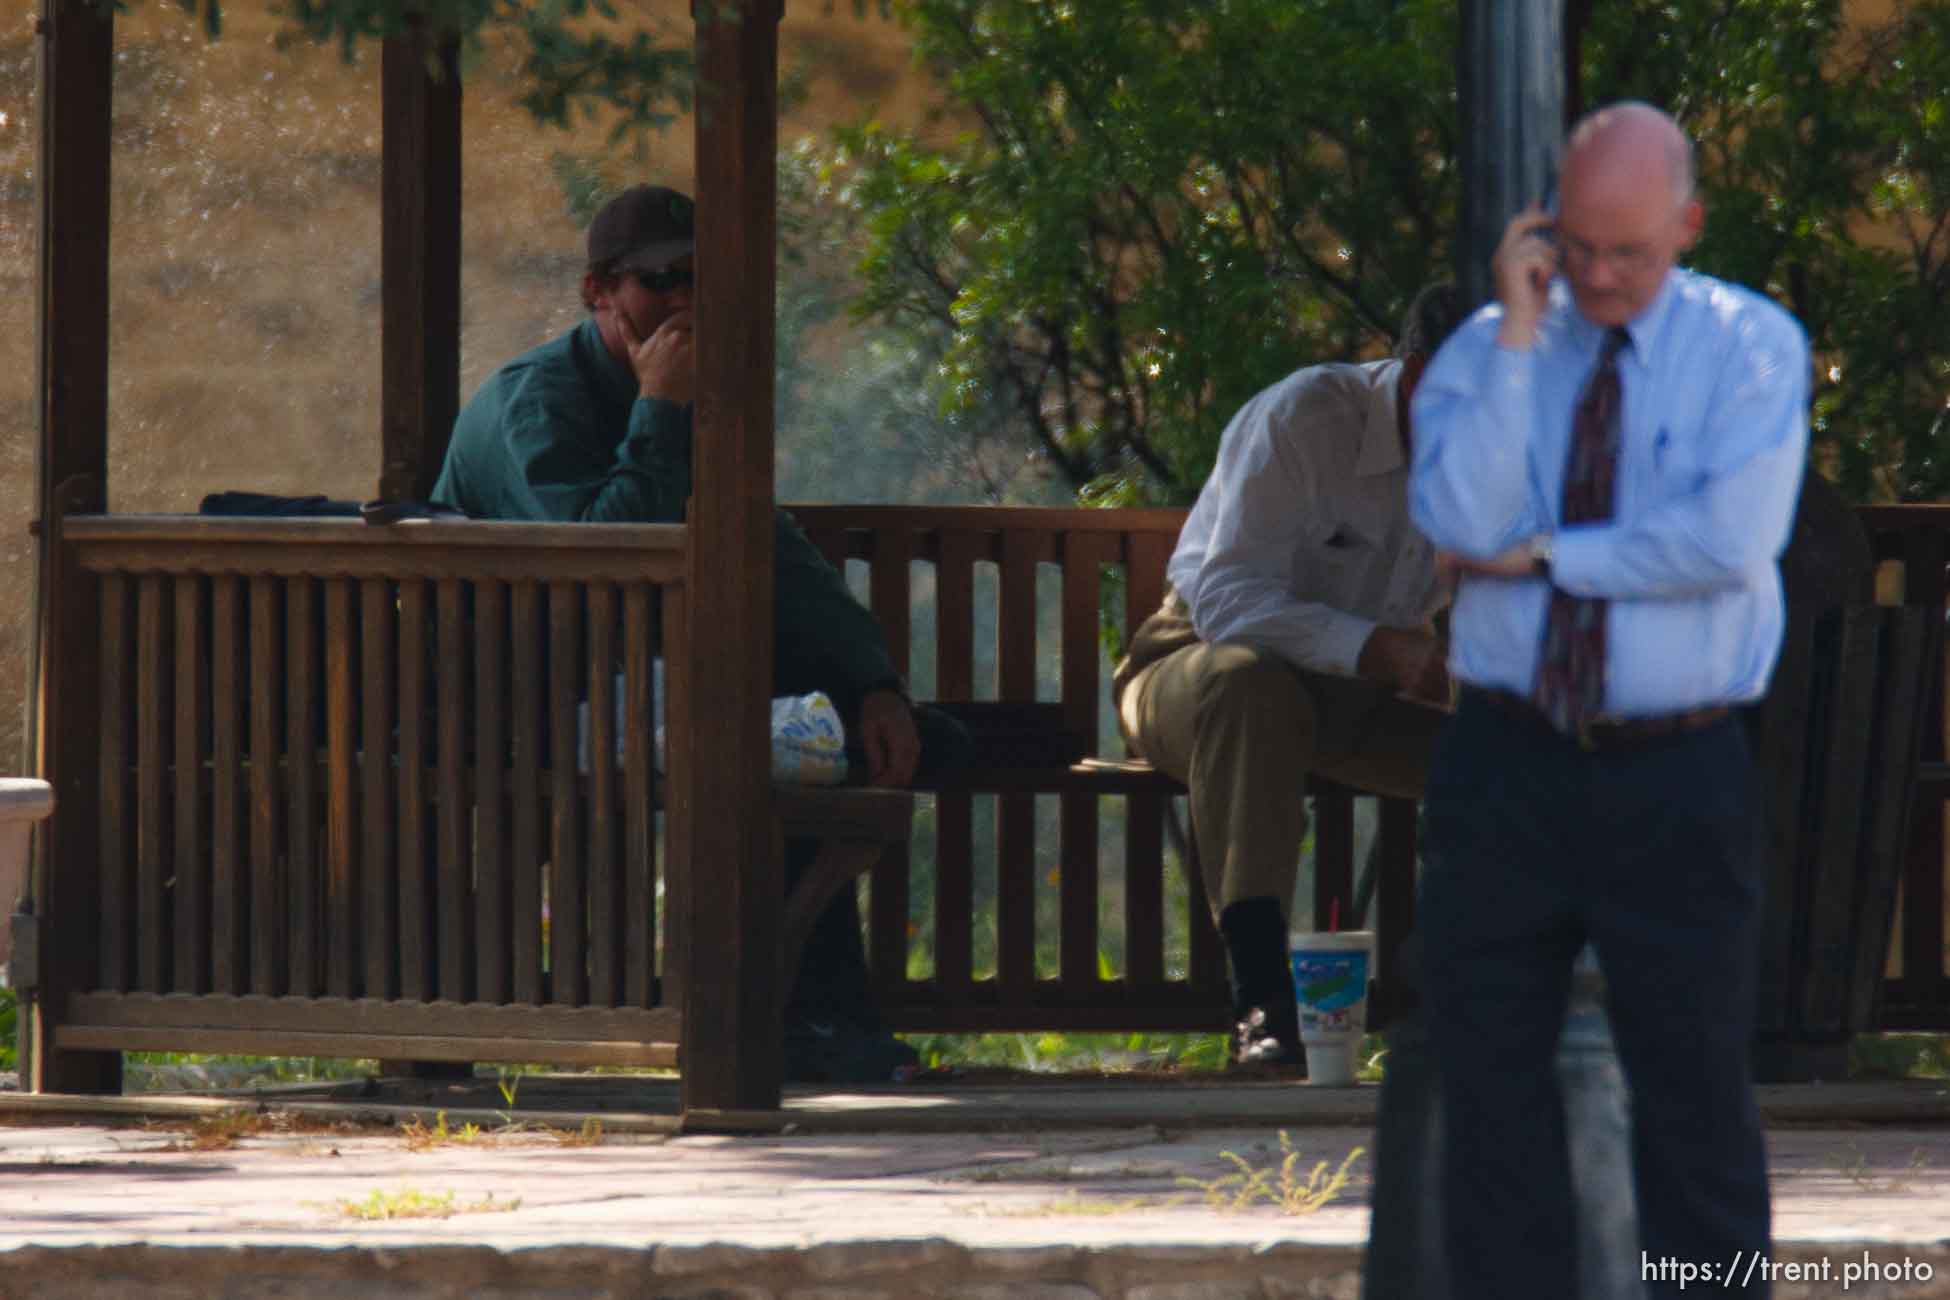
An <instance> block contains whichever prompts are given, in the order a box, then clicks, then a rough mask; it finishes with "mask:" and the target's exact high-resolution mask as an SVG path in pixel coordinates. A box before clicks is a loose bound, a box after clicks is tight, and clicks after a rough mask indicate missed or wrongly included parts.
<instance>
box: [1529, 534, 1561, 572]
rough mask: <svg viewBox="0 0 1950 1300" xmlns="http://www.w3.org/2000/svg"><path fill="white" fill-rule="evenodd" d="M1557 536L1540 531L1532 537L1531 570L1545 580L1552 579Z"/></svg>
mask: <svg viewBox="0 0 1950 1300" xmlns="http://www.w3.org/2000/svg"><path fill="white" fill-rule="evenodd" d="M1555 542H1556V538H1555V537H1553V536H1552V535H1551V534H1550V533H1538V534H1537V535H1536V536H1535V537H1533V538H1531V539H1530V571H1531V572H1532V573H1533V574H1535V575H1536V576H1538V577H1540V578H1542V579H1543V580H1544V581H1545V582H1549V581H1550V580H1551V560H1552V558H1553V557H1554V556H1555V554H1556V549H1557V548H1556V546H1555Z"/></svg>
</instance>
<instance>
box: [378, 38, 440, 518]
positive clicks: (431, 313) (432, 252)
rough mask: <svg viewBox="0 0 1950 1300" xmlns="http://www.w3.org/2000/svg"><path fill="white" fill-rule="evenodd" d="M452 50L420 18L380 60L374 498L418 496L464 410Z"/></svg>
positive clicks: (436, 471) (429, 486)
mask: <svg viewBox="0 0 1950 1300" xmlns="http://www.w3.org/2000/svg"><path fill="white" fill-rule="evenodd" d="M458 50H459V46H458V45H457V43H456V42H455V41H454V40H453V39H452V38H445V39H443V38H441V37H439V36H437V35H436V34H434V33H433V32H430V31H429V30H428V29H427V27H426V25H425V24H424V23H423V22H421V21H420V20H418V19H415V20H413V21H412V22H411V23H410V24H409V26H408V29H407V31H406V32H405V33H404V34H403V35H400V36H394V37H389V38H388V39H387V40H386V43H385V52H384V55H383V57H382V58H381V61H380V98H381V102H382V120H383V121H384V122H385V124H386V126H385V136H384V140H383V142H382V144H381V162H380V176H381V179H380V210H381V217H380V230H379V245H380V286H381V287H380V295H381V307H380V328H379V333H380V340H381V346H380V370H379V383H380V423H381V428H380V441H381V462H380V470H379V495H380V496H381V497H384V498H386V499H388V500H399V499H402V498H413V499H417V500H424V499H425V498H426V497H427V496H428V495H429V494H430V493H431V492H432V491H433V484H434V480H435V479H437V478H438V477H439V476H440V464H441V461H442V460H444V459H445V458H446V455H447V439H448V436H449V435H450V434H451V433H452V432H453V427H454V415H455V414H456V412H458V411H459V409H460V73H459V61H458Z"/></svg>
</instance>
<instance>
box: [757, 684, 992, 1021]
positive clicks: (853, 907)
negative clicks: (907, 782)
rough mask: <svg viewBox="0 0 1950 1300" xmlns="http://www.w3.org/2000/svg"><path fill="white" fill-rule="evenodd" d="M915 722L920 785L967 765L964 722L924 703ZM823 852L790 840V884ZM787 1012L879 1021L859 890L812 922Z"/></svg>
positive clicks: (852, 766)
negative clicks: (862, 934)
mask: <svg viewBox="0 0 1950 1300" xmlns="http://www.w3.org/2000/svg"><path fill="white" fill-rule="evenodd" d="M914 726H915V730H916V731H918V732H919V733H920V737H921V757H920V761H919V762H918V763H917V765H916V769H915V774H914V784H915V785H917V786H921V787H924V788H925V787H927V786H930V785H932V784H933V783H934V782H935V780H936V779H937V778H938V777H940V776H941V775H943V774H945V773H949V772H953V771H954V770H956V769H957V768H961V767H966V766H967V765H968V761H969V756H970V754H971V753H972V751H973V749H974V741H973V739H972V738H971V737H970V736H969V734H968V729H967V728H966V727H964V726H962V724H961V723H959V722H957V721H956V720H955V719H953V718H951V717H949V716H948V715H947V714H945V713H943V712H941V711H940V710H939V709H935V708H931V707H929V706H928V705H925V704H921V705H916V706H915V709H914ZM858 731H859V729H858V727H857V726H856V727H851V728H849V730H848V732H847V760H848V770H849V772H852V773H856V774H857V773H860V772H864V771H865V758H864V755H863V754H862V753H861V752H860V751H859V750H857V749H856V748H855V744H856V742H857V739H858ZM855 783H857V782H855ZM818 852H819V842H818V841H817V840H787V841H786V844H785V882H786V888H787V890H790V889H791V888H792V886H794V885H796V884H798V883H799V877H800V876H801V875H803V874H805V871H806V868H808V867H810V866H811V865H812V862H813V858H814V857H816V856H817V855H818ZM786 1014H787V1016H789V1017H791V1016H800V1017H807V1018H811V1019H819V1020H826V1019H833V1018H839V1019H842V1020H848V1021H851V1022H853V1023H855V1024H858V1025H861V1026H863V1027H866V1028H869V1029H878V1028H879V1027H880V1018H879V1015H878V1013H877V1012H876V1011H875V1010H874V1004H873V991H872V986H871V982H870V980H869V978H868V972H867V954H866V949H865V948H864V946H863V945H862V944H861V942H860V901H859V892H858V891H857V890H855V889H842V890H841V891H840V892H839V894H838V895H837V896H836V897H835V898H834V899H833V901H832V902H831V903H829V904H828V905H827V907H826V910H825V911H823V912H821V913H820V914H819V919H818V920H816V921H814V922H813V928H812V933H811V934H810V935H809V936H808V937H807V939H806V954H805V958H804V960H803V961H802V962H801V963H800V966H799V974H798V977H797V978H796V979H795V980H794V981H793V983H792V987H791V988H790V989H788V990H786Z"/></svg>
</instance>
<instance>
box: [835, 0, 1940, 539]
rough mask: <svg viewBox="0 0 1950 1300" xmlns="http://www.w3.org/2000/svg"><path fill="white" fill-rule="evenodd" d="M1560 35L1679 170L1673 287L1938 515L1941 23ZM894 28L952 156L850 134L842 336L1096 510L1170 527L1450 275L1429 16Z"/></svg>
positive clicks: (888, 135) (1845, 441)
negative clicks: (1723, 308)
mask: <svg viewBox="0 0 1950 1300" xmlns="http://www.w3.org/2000/svg"><path fill="white" fill-rule="evenodd" d="M1579 8H1580V9H1581V11H1582V18H1583V20H1584V23H1585V25H1584V27H1583V33H1584V35H1583V44H1582V54H1583V57H1582V63H1581V67H1580V68H1579V70H1578V71H1579V85H1580V89H1581V91H1582V95H1583V99H1584V101H1585V102H1586V103H1590V104H1597V103H1603V102H1606V101H1608V100H1612V99H1617V98H1624V97H1635V98H1643V99H1647V100H1650V101H1652V102H1654V103H1659V104H1662V105H1664V106H1666V107H1667V108H1669V109H1670V110H1671V111H1672V112H1673V113H1674V114H1675V115H1676V116H1677V117H1678V118H1679V119H1680V120H1681V121H1682V123H1684V124H1685V125H1686V126H1687V128H1688V129H1689V130H1690V131H1692V133H1693V134H1694V135H1695V136H1696V137H1697V138H1698V139H1699V140H1700V142H1701V149H1700V163H1701V181H1702V188H1703V191H1704V193H1705V196H1706V198H1707V200H1708V203H1709V206H1710V211H1711V216H1710V218H1709V222H1708V235H1707V238H1706V240H1705V241H1704V242H1703V244H1702V245H1701V247H1700V248H1699V249H1698V251H1697V253H1696V255H1695V256H1694V257H1693V259H1692V262H1693V264H1694V265H1695V266H1697V267H1699V268H1700V269H1702V270H1706V271H1709V272H1712V273H1715V274H1719V275H1723V276H1726V277H1728V278H1730V279H1734V280H1737V281H1740V282H1742V283H1746V284H1750V285H1753V286H1755V287H1758V288H1762V289H1764V290H1765V291H1767V292H1769V293H1771V294H1773V295H1775V296H1776V297H1777V298H1778V299H1779V300H1780V301H1782V302H1783V303H1784V304H1786V305H1788V306H1789V307H1791V308H1792V309H1793V310H1795V311H1796V313H1797V314H1798V315H1799V316H1800V317H1801V318H1802V320H1803V321H1804V322H1806V323H1807V325H1808V327H1809V330H1810V333H1811V335H1812V336H1813V339H1814V342H1815V345H1816V349H1817V351H1818V354H1819V355H1820V357H1821V358H1822V361H1821V369H1822V373H1821V374H1820V375H1819V376H1818V381H1819V389H1818V400H1817V407H1816V411H1815V425H1816V436H1817V440H1818V459H1819V461H1820V463H1821V464H1822V465H1823V466H1824V467H1825V468H1828V469H1829V470H1831V472H1833V473H1834V474H1835V475H1836V476H1837V477H1838V478H1839V480H1840V481H1841V483H1842V484H1843V486H1844V487H1845V489H1846V490H1848V491H1849V492H1850V493H1851V494H1852V495H1854V496H1856V497H1858V498H1873V497H1885V498H1886V497H1897V498H1902V499H1920V498H1927V497H1934V496H1937V495H1940V494H1942V493H1943V492H1944V491H1945V490H1946V487H1950V463H1946V456H1945V453H1944V451H1943V450H1942V448H1941V441H1942V437H1943V435H1944V434H1945V433H1946V432H1950V429H1946V427H1945V419H1944V414H1943V411H1944V397H1945V392H1946V387H1947V386H1950V385H1947V384H1946V380H1950V373H1947V372H1946V368H1947V367H1950V315H1946V313H1945V312H1944V311H1943V310H1942V306H1943V299H1944V290H1945V276H1946V254H1950V231H1946V219H1950V205H1946V202H1945V197H1946V196H1945V193H1944V186H1945V185H1946V184H1950V181H1946V176H1950V172H1946V170H1945V168H1944V166H1943V163H1944V162H1945V148H1946V144H1947V143H1950V123H1946V121H1945V104H1944V99H1943V91H1942V87H1943V86H1945V85H1946V84H1950V4H1946V3H1945V0H1919V2H1918V3H1914V4H1906V5H1901V6H1899V7H1898V8H1897V10H1896V12H1895V14H1894V16H1893V17H1892V18H1890V19H1889V20H1888V21H1887V22H1884V23H1881V24H1879V25H1876V26H1873V27H1863V26H1851V25H1850V24H1849V23H1847V22H1845V21H1844V9H1843V3H1842V0H1718V2H1717V3H1711V4H1701V5H1691V4H1687V5H1680V4H1673V3H1665V2H1659V3H1655V2H1653V0H1592V2H1591V3H1588V4H1585V5H1581V6H1579ZM896 9H897V12H898V14H899V16H900V17H901V19H902V20H903V21H904V22H906V23H907V24H909V26H910V28H911V30H912V32H913V35H914V39H915V43H916V48H917V53H918V56H919V57H920V58H921V59H922V60H924V61H925V63H926V64H927V66H928V67H929V68H930V69H931V70H932V72H933V73H934V75H935V76H936V77H938V78H939V81H940V84H941V86H942V89H943V91H944V93H945V95H946V96H947V98H948V100H949V103H950V104H951V106H952V109H951V111H952V113H953V115H954V117H953V120H955V121H957V122H960V123H962V124H964V125H965V126H966V128H967V129H966V130H965V131H963V132H962V133H961V134H960V135H958V136H956V137H955V138H953V139H952V140H951V141H949V142H948V143H946V144H940V143H933V142H931V141H932V140H933V139H934V138H935V137H934V136H930V137H928V138H926V139H924V138H923V137H921V136H919V135H913V134H903V133H900V132H896V131H893V130H890V129H888V128H887V127H885V126H883V125H881V124H879V123H876V122H872V121H869V122H865V123H862V124H860V125H858V126H856V127H854V128H851V129H849V130H847V131H845V132H843V133H841V135H840V137H839V141H838V145H837V148H836V150H835V152H834V156H833V158H832V160H831V166H832V168H833V169H834V172H835V174H836V175H840V176H843V177H844V180H843V181H842V182H840V185H841V188H840V193H841V194H842V195H843V196H844V198H845V200H846V201H847V202H848V203H849V204H850V205H851V207H852V209H853V210H854V212H855V214H856V216H857V219H858V221H859V223H860V228H861V231H862V233H863V236H864V240H865V250H866V251H865V253H864V255H863V257H862V258H861V261H860V273H861V275H862V278H863V281H864V286H865V287H864V291H863V293H862V296H861V298H860V300H859V307H860V309H861V310H862V311H863V312H865V313H867V314H869V315H872V316H874V317H876V318H877V319H879V320H882V321H887V322H897V323H899V324H901V325H902V326H903V327H904V328H905V329H906V330H907V331H908V333H909V335H910V337H912V338H913V339H915V340H916V346H917V347H920V348H921V349H923V350H924V351H929V352H931V353H932V354H933V355H934V356H936V357H937V358H938V365H937V366H936V368H935V370H934V376H933V387H934V392H935V396H936V399H937V401H938V402H939V403H940V405H941V407H942V409H943V410H945V411H947V412H949V413H954V412H963V411H972V410H977V409H986V410H991V411H992V410H997V409H999V410H1001V411H1003V412H1004V413H1006V415H1007V417H1008V419H1009V422H1010V424H1011V426H1012V428H1013V431H1014V433H1015V435H1016V436H1017V437H1019V438H1021V439H1022V440H1024V442H1025V443H1026V444H1027V445H1029V446H1032V447H1034V448H1036V449H1037V450H1038V451H1039V452H1040V453H1041V454H1042V455H1043V456H1045V457H1047V458H1048V460H1049V462H1050V463H1051V464H1052V465H1053V466H1054V467H1055V468H1056V469H1057V470H1058V471H1059V472H1060V473H1061V474H1062V475H1063V476H1064V477H1065V478H1066V479H1067V480H1068V481H1069V482H1071V483H1072V484H1074V485H1076V486H1077V487H1078V488H1079V489H1081V490H1082V492H1083V494H1084V496H1085V498H1086V499H1094V500H1100V501H1103V502H1105V503H1107V504H1112V503H1126V502H1140V501H1166V502H1184V501H1186V500H1188V499H1189V498H1190V497H1191V495H1193V494H1194V493H1195V492H1196V491H1197V488H1198V486H1199V484H1200V483H1201V482H1202V481H1203V479H1204V476H1205V474H1206V473H1207V471H1208V469H1209V466H1210V464H1211V461H1212V457H1213V455H1214V453H1215V451H1216V447H1217V438H1218V434H1219V432H1220V430H1221V429H1222V428H1223V425H1224V422H1225V420H1226V418H1227V417H1228V416H1229V415H1230V414H1231V412H1232V411H1233V410H1234V409H1236V408H1237V406H1238V405H1239V403H1240V402H1241V401H1243V400H1244V399H1245V398H1246V397H1247V396H1248V395H1250V394H1251V393H1252V392H1253V391H1255V390H1257V389H1258V388H1260V387H1262V386H1263V385H1265V384H1267V383H1269V382H1271V381H1272V380H1274V379H1276V378H1278V377H1279V376H1280V375H1282V374H1284V373H1286V372H1287V371H1289V370H1291V369H1293V368H1294V367H1296V366H1299V365H1304V364H1308V363H1310V362H1315V361H1320V360H1326V359H1334V358H1345V357H1350V356H1358V355H1373V354H1375V353H1378V352H1380V351H1382V350H1384V349H1385V348H1386V347H1387V346H1388V345H1389V344H1390V342H1391V341H1392V337H1393V331H1394V326H1395V323H1396V321H1397V319H1398V317H1399V315H1400V312H1401V309H1402V307H1403V306H1404V305H1405V303H1406V302H1407V300H1408V298H1409V297H1410V296H1411V295H1412V294H1413V293H1414V291H1415V289H1416V288H1417V286H1418V285H1419V284H1421V283H1422V282H1424V281H1425V280H1428V279H1431V278H1439V277H1441V276H1442V275H1444V274H1445V272H1446V268H1447V267H1448V266H1449V265H1450V264H1451V258H1452V248H1451V243H1450V232H1451V229H1452V227H1453V224H1454V219H1455V205H1456V203H1457V200H1458V187H1457V185H1456V174H1455V171H1456V169H1455V159H1456V142H1457V133H1458V132H1459V131H1460V130H1462V129H1464V128H1463V126H1462V125H1461V124H1459V123H1458V122H1457V121H1456V111H1457V110H1456V102H1455V96H1454V93H1453V87H1454V72H1453V69H1454V58H1455V53H1454V51H1455V41H1456V34H1457V33H1456V24H1455V7H1454V6H1453V5H1452V4H1449V3H1442V2H1439V0H1393V2H1391V3H1379V2H1377V0H1203V2H1202V3H1198V4H1192V3H1184V2H1181V0H1127V2H1126V3H1123V4H1115V5H1111V4H1105V5H1097V4H1086V3H1081V2H1077V3H1050V2H1048V0H901V2H900V3H898V4H897V5H896Z"/></svg>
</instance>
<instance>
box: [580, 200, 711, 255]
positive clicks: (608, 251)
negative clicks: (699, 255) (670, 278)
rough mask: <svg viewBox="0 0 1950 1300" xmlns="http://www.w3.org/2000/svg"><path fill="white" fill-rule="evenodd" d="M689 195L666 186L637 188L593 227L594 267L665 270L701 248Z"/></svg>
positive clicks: (601, 215) (606, 210)
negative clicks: (694, 225) (609, 266)
mask: <svg viewBox="0 0 1950 1300" xmlns="http://www.w3.org/2000/svg"><path fill="white" fill-rule="evenodd" d="M696 212H697V205H696V204H695V203H693V202H691V197H690V195H688V194H680V193H678V192H677V191H676V190H673V189H668V188H666V187H665V186H662V185H632V186H630V188H629V189H627V190H624V191H623V192H622V193H621V194H619V195H617V196H616V197H615V198H613V199H611V200H610V201H609V202H608V203H605V204H604V205H603V208H602V211H600V212H598V213H597V214H596V219H595V220H594V221H592V222H590V223H589V264H590V265H591V266H595V265H598V264H599V263H603V262H610V263H612V264H614V265H615V267H616V269H617V270H619V271H660V270H662V269H663V268H664V267H666V266H669V265H670V264H671V263H672V262H674V261H676V260H677V259H678V258H680V257H685V256H688V255H689V254H690V253H691V252H692V251H693V250H694V249H695V248H696V246H697V242H696V235H695V232H694V229H693V224H692V222H693V218H694V217H695V215H696Z"/></svg>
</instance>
